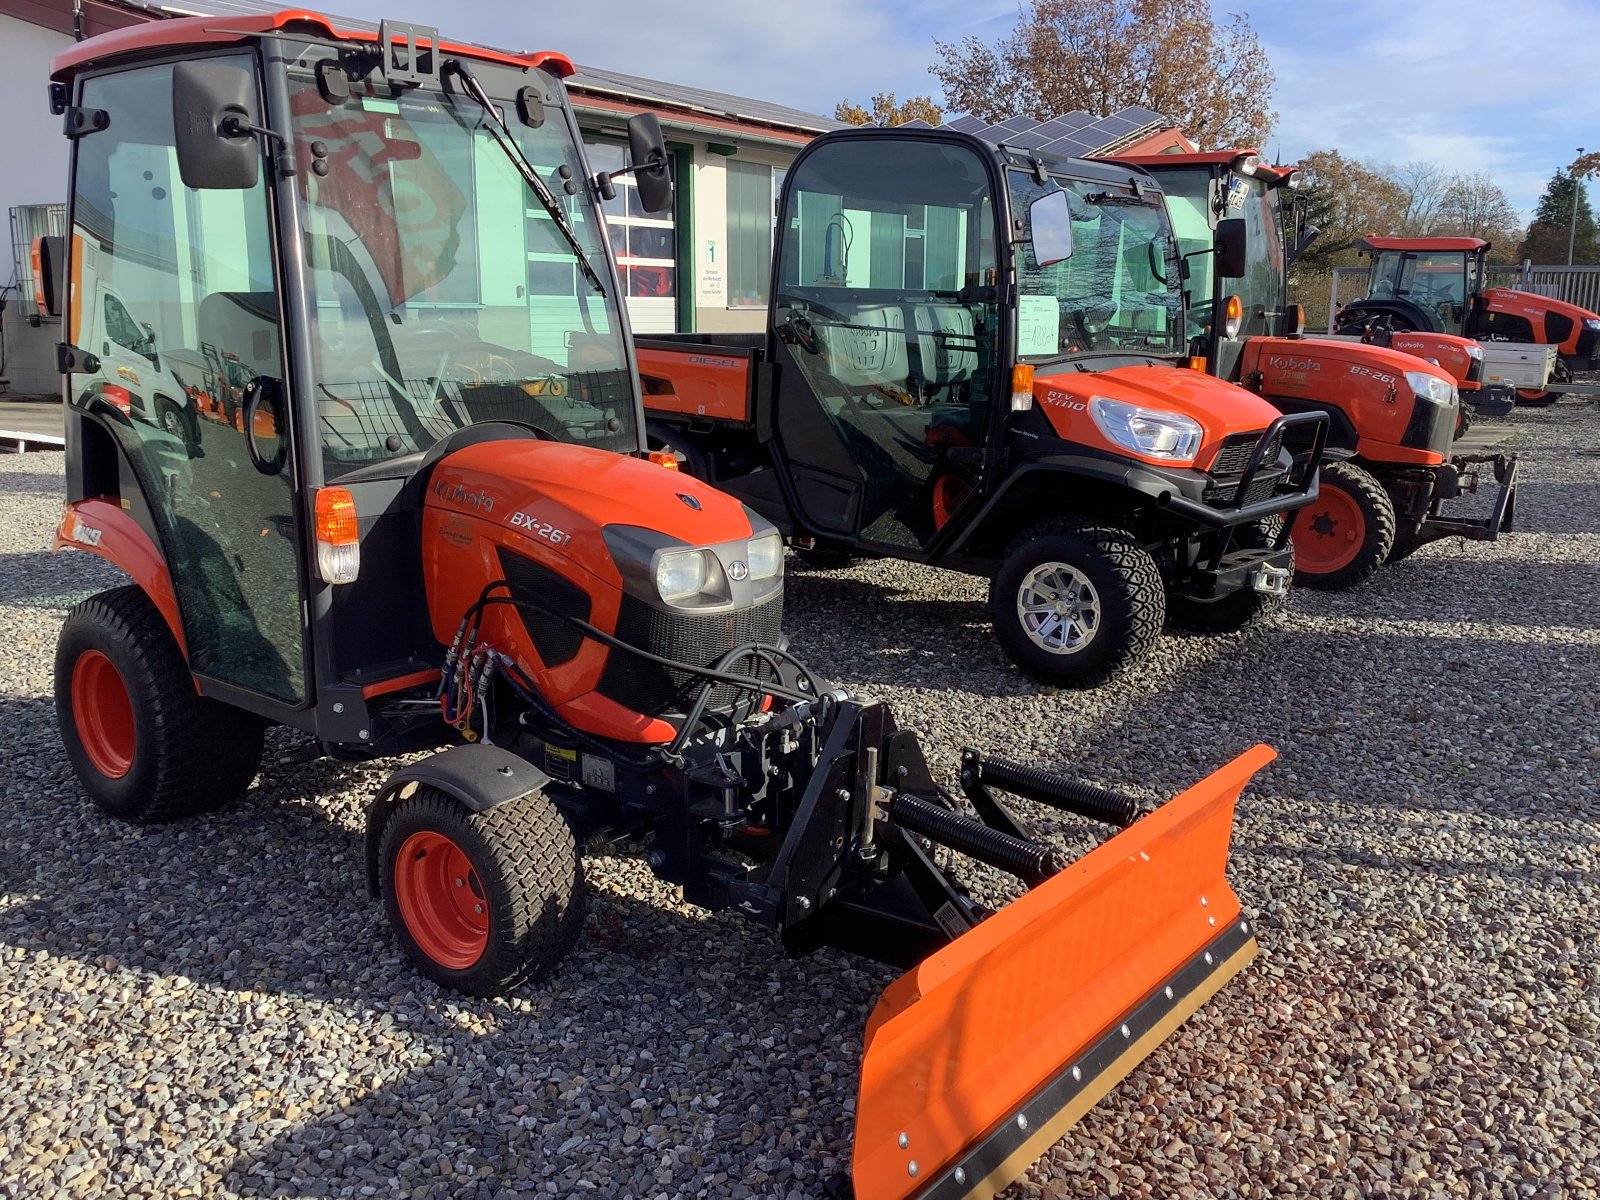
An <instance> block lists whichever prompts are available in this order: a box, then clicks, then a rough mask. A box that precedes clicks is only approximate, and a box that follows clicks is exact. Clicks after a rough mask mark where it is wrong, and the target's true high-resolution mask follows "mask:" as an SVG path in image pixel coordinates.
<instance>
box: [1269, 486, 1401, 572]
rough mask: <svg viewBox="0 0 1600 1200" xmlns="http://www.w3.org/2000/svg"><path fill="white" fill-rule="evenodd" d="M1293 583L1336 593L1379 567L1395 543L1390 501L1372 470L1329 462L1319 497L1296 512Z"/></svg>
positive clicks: (1293, 530)
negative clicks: (1373, 475)
mask: <svg viewBox="0 0 1600 1200" xmlns="http://www.w3.org/2000/svg"><path fill="white" fill-rule="evenodd" d="M1290 537H1291V538H1292V539H1293V541H1294V553H1295V574H1294V581H1295V583H1297V584H1299V585H1300V586H1301V587H1310V588H1320V589H1322V590H1324V591H1337V590H1339V589H1341V588H1348V587H1354V586H1355V585H1356V584H1358V583H1364V582H1365V581H1366V580H1368V579H1370V578H1371V577H1372V574H1373V572H1374V571H1376V570H1377V569H1378V568H1379V567H1381V566H1383V564H1384V562H1385V561H1386V560H1387V559H1388V557H1389V551H1390V550H1391V549H1392V548H1393V547H1394V537H1395V515H1394V503H1393V501H1391V500H1390V499H1389V493H1388V492H1386V491H1384V490H1383V485H1382V484H1381V483H1379V482H1378V481H1377V480H1376V479H1374V478H1373V477H1372V474H1371V472H1369V471H1367V470H1366V469H1365V468H1363V467H1359V466H1357V465H1356V464H1355V463H1352V462H1336V463H1327V464H1325V465H1324V466H1323V468H1322V484H1321V488H1320V492H1319V494H1318V496H1317V499H1316V500H1315V501H1313V502H1312V503H1311V504H1308V505H1306V506H1305V507H1304V508H1302V509H1300V511H1299V512H1297V513H1296V514H1295V517H1294V527H1293V529H1292V530H1291V532H1290Z"/></svg>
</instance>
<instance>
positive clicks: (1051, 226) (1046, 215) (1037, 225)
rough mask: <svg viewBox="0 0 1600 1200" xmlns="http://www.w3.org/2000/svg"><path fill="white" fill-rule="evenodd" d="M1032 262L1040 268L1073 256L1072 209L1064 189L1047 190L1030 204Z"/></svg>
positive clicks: (1029, 226) (1029, 224) (1029, 225)
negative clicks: (1069, 206)
mask: <svg viewBox="0 0 1600 1200" xmlns="http://www.w3.org/2000/svg"><path fill="white" fill-rule="evenodd" d="M1028 228H1029V229H1030V230H1031V231H1032V235H1033V261H1034V262H1036V263H1038V264H1039V265H1040V266H1041V267H1048V266H1050V265H1051V264H1052V263H1058V262H1065V261H1066V260H1067V259H1069V258H1071V257H1072V210H1071V209H1070V208H1068V207H1067V194H1066V193H1065V192H1060V191H1057V192H1047V193H1045V194H1044V195H1043V196H1040V197H1039V198H1038V199H1037V200H1035V201H1034V202H1033V203H1032V204H1030V205H1028Z"/></svg>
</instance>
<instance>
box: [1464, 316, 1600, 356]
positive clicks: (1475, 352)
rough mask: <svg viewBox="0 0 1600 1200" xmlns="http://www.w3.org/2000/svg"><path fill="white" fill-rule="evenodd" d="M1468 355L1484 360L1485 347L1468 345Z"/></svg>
mask: <svg viewBox="0 0 1600 1200" xmlns="http://www.w3.org/2000/svg"><path fill="white" fill-rule="evenodd" d="M1597 324H1600V322H1597ZM1467 357H1468V358H1470V359H1473V360H1475V361H1477V362H1482V361H1483V347H1482V346H1479V345H1477V344H1476V343H1474V344H1473V345H1471V346H1468V347H1467Z"/></svg>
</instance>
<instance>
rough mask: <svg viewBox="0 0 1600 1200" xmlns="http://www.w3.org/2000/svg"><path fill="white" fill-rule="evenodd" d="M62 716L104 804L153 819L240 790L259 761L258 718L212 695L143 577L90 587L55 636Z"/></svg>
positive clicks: (182, 813) (200, 807)
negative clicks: (96, 589) (133, 582)
mask: <svg viewBox="0 0 1600 1200" xmlns="http://www.w3.org/2000/svg"><path fill="white" fill-rule="evenodd" d="M55 693H56V719H57V722H58V723H59V725H60V729H61V740H62V742H63V743H64V744H65V746H66V750H67V759H68V761H70V762H71V764H72V769H73V772H74V773H75V774H76V775H77V777H78V781H79V782H80V783H81V784H82V785H83V788H84V790H85V791H87V792H88V793H89V796H90V798H91V799H93V800H94V802H95V803H96V804H97V805H99V806H100V808H101V809H102V810H103V811H104V812H106V813H107V814H109V815H110V816H113V817H116V818H117V819H118V820H119V821H129V822H132V823H133V824H136V825H150V824H155V823H158V822H161V821H172V820H177V819H178V818H180V817H188V816H193V815H195V814H197V813H203V812H210V811H212V810H214V809H217V808H221V807H222V806H223V805H224V804H227V803H228V802H229V801H230V800H234V799H236V798H237V797H238V796H240V795H241V794H243V792H244V791H245V789H246V788H248V787H249V786H250V781H251V780H252V779H254V778H255V775H256V771H257V770H258V769H259V767H260V766H261V743H262V737H263V734H264V732H265V728H264V724H263V722H262V720H261V718H259V717H257V716H254V715H253V714H251V713H246V712H243V711H241V710H239V709H236V708H230V707H229V706H227V705H224V704H221V703H218V702H217V701H215V700H207V699H205V698H204V697H202V696H200V695H198V694H197V693H196V692H195V690H194V679H193V677H192V676H191V675H190V674H189V668H188V665H187V664H186V663H185V662H184V660H183V655H182V654H181V653H180V652H179V650H178V647H177V644H176V643H175V642H174V641H173V639H172V633H171V631H170V630H168V628H167V624H166V622H165V621H164V620H163V619H162V617H161V614H160V612H158V611H157V610H156V606H155V605H154V604H153V603H151V601H150V598H149V597H148V596H146V595H145V594H144V592H143V591H142V590H141V589H140V588H138V587H131V586H130V587H121V588H116V589H113V590H112V591H108V592H101V593H100V594H99V595H97V596H91V597H89V599H87V600H85V601H84V602H83V603H81V604H79V605H78V606H77V607H76V608H74V609H73V610H72V611H71V612H70V613H68V614H67V619H66V622H65V624H63V625H62V627H61V636H60V639H59V640H58V641H57V643H56V664H55Z"/></svg>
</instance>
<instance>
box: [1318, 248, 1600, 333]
mask: <svg viewBox="0 0 1600 1200" xmlns="http://www.w3.org/2000/svg"><path fill="white" fill-rule="evenodd" d="M1484 273H1485V276H1486V278H1485V280H1484V282H1485V283H1486V284H1487V285H1488V286H1489V287H1507V288H1516V289H1517V290H1518V291H1521V292H1533V293H1535V294H1536V295H1540V296H1549V297H1550V298H1551V299H1553V300H1565V301H1566V302H1567V303H1568V304H1576V305H1577V306H1578V307H1579V308H1586V309H1588V310H1589V311H1590V312H1600V266H1593V267H1558V266H1545V265H1538V264H1534V263H1522V264H1520V265H1512V264H1505V263H1501V264H1495V263H1490V264H1488V265H1486V266H1485V267H1484ZM1366 292H1367V268H1366V267H1365V266H1359V267H1335V268H1334V269H1333V272H1332V278H1331V279H1330V280H1329V283H1328V332H1329V333H1332V332H1333V318H1334V314H1335V313H1337V312H1338V311H1339V309H1340V307H1341V306H1342V305H1345V304H1349V303H1350V302H1351V301H1352V300H1359V299H1361V298H1362V297H1363V296H1365V295H1366Z"/></svg>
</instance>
